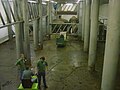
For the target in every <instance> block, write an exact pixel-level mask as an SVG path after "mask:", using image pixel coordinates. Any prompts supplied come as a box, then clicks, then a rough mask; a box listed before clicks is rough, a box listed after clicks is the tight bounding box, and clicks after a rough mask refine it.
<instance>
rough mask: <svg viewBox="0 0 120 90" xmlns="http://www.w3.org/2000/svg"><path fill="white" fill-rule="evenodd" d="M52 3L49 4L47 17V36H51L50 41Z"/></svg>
mask: <svg viewBox="0 0 120 90" xmlns="http://www.w3.org/2000/svg"><path fill="white" fill-rule="evenodd" d="M50 5H51V2H50V1H48V3H47V15H48V22H47V23H48V27H47V34H48V36H49V39H50V33H51V26H50V23H51V6H50Z"/></svg>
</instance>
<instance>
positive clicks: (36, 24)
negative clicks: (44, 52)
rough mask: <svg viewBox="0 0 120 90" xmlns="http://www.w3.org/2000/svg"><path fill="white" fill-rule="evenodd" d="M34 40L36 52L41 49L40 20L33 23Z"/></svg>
mask: <svg viewBox="0 0 120 90" xmlns="http://www.w3.org/2000/svg"><path fill="white" fill-rule="evenodd" d="M33 40H34V50H37V49H38V47H39V20H35V21H33Z"/></svg>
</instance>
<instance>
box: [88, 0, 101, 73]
mask: <svg viewBox="0 0 120 90" xmlns="http://www.w3.org/2000/svg"><path fill="white" fill-rule="evenodd" d="M99 2H100V0H92V2H91V29H90V45H89V58H88V70H90V71H95V61H96V49H97V33H98V29H99V28H98V19H99Z"/></svg>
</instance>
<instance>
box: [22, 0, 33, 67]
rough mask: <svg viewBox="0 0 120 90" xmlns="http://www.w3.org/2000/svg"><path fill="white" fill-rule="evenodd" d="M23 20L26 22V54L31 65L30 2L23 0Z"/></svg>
mask: <svg viewBox="0 0 120 90" xmlns="http://www.w3.org/2000/svg"><path fill="white" fill-rule="evenodd" d="M22 7H23V8H22V9H23V20H24V54H25V57H26V58H27V64H28V65H31V56H30V40H29V18H28V1H27V0H22Z"/></svg>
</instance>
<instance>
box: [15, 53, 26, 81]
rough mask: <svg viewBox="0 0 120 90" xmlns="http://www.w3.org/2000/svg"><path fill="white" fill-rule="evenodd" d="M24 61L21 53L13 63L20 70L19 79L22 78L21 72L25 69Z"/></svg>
mask: <svg viewBox="0 0 120 90" xmlns="http://www.w3.org/2000/svg"><path fill="white" fill-rule="evenodd" d="M25 61H26V59H25V56H24V54H21V55H20V58H19V59H18V60H17V62H16V63H15V65H16V66H18V70H19V72H20V80H22V74H23V71H24V70H25Z"/></svg>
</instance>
